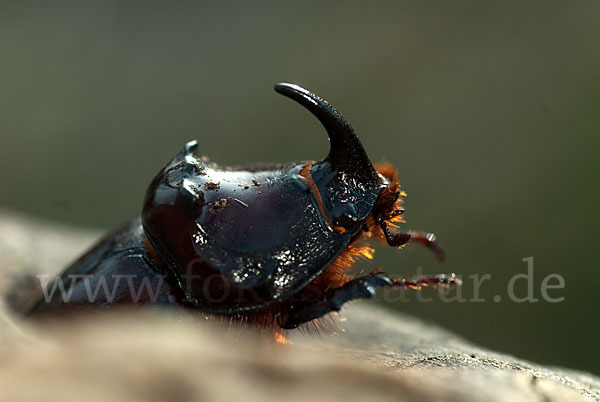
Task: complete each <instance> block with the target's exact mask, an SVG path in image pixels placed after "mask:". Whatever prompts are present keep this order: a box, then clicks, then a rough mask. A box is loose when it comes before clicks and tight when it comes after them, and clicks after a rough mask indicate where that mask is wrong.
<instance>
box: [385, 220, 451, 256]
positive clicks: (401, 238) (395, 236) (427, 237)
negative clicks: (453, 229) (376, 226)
mask: <svg viewBox="0 0 600 402" xmlns="http://www.w3.org/2000/svg"><path fill="white" fill-rule="evenodd" d="M381 229H382V230H383V234H384V235H385V240H386V241H387V243H388V244H389V245H390V246H392V247H402V246H404V245H405V244H407V243H408V242H414V243H419V244H422V245H424V246H425V247H427V248H428V249H430V250H431V251H432V252H433V254H434V256H435V260H436V261H437V262H442V261H444V258H445V254H444V249H442V246H441V245H440V244H439V243H438V242H437V241H436V239H435V235H434V234H433V233H426V232H418V231H412V230H411V231H410V232H408V233H402V232H392V231H391V230H390V228H389V227H388V225H387V224H386V223H385V222H382V223H381Z"/></svg>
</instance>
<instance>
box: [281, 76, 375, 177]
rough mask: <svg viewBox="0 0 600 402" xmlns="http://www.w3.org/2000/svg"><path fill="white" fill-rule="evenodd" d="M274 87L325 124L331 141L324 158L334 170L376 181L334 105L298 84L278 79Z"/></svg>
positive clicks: (359, 147) (346, 124)
mask: <svg viewBox="0 0 600 402" xmlns="http://www.w3.org/2000/svg"><path fill="white" fill-rule="evenodd" d="M275 91H277V92H279V93H280V94H282V95H285V96H287V97H288V98H290V99H293V100H295V101H296V102H298V103H299V104H301V105H302V106H304V107H305V108H306V109H308V110H309V111H310V112H311V113H312V114H313V115H314V116H315V117H316V118H317V119H319V121H320V122H321V124H322V125H323V126H324V127H325V130H327V134H328V135H329V142H330V144H331V149H330V150H329V155H327V158H325V162H329V163H330V164H331V167H332V168H333V170H335V171H338V172H344V173H347V174H349V175H350V176H353V177H355V178H358V179H359V180H360V181H362V182H365V181H367V182H370V183H374V182H377V180H378V179H377V172H376V171H375V169H374V168H373V165H372V164H371V161H370V160H369V157H368V156H367V153H366V151H365V149H364V148H363V146H362V144H361V143H360V140H359V139H358V136H357V135H356V132H355V131H354V129H353V128H352V126H351V125H350V123H348V121H347V120H346V119H344V117H343V116H342V115H341V114H340V113H338V111H337V110H335V109H334V108H333V106H331V105H330V104H329V103H327V101H326V100H324V99H322V98H320V97H319V96H317V95H315V94H313V93H312V92H310V91H307V90H306V89H304V88H302V87H299V86H298V85H294V84H287V83H279V84H276V85H275Z"/></svg>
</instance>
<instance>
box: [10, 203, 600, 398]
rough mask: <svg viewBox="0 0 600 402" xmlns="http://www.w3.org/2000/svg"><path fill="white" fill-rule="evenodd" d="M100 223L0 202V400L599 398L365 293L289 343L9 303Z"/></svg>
mask: <svg viewBox="0 0 600 402" xmlns="http://www.w3.org/2000/svg"><path fill="white" fill-rule="evenodd" d="M100 235H101V233H100V232H97V231H96V232H95V231H89V230H82V229H74V228H71V227H66V226H60V225H56V224H48V223H44V222H40V221H37V220H33V219H28V218H24V217H20V216H18V215H14V214H9V213H6V212H5V213H0V292H1V293H2V295H3V297H2V298H1V301H0V390H1V395H2V398H1V399H2V400H7V401H8V400H10V401H13V400H27V401H31V400H44V401H70V400H78V401H79V400H90V401H96V400H98V401H105V400H115V401H120V400H123V401H162V400H177V401H187V400H190V401H191V400H210V401H234V400H244V401H264V400H271V399H273V400H274V399H278V400H280V399H281V400H283V399H284V400H291V401H295V400H298V401H300V400H302V401H305V400H321V399H322V400H328V401H337V400H339V401H342V400H343V401H347V400H361V401H362V400H394V401H422V400H430V401H504V400H510V401H554V400H556V401H565V400H589V399H592V400H600V379H598V378H596V377H594V376H592V375H590V374H586V373H582V372H576V371H572V370H565V369H560V368H554V367H543V366H539V365H536V364H533V363H530V362H526V361H523V360H520V359H518V358H515V357H512V356H507V355H503V354H499V353H495V352H492V351H489V350H485V349H482V348H480V347H477V346H475V345H472V344H470V343H468V342H466V341H465V340H463V339H461V338H460V337H458V336H456V335H454V334H452V333H449V332H448V331H445V330H443V329H441V328H439V327H437V326H434V325H431V324H428V323H424V322H422V321H420V320H418V319H417V318H413V317H411V316H407V315H402V314H399V313H394V314H392V313H389V312H387V311H385V310H382V309H379V308H377V307H375V306H373V305H372V303H366V302H363V303H356V304H354V305H352V306H351V307H350V308H347V309H345V310H343V317H345V321H344V322H342V323H340V325H341V326H343V328H344V329H345V331H344V332H341V333H340V334H339V335H337V336H327V335H320V336H315V335H312V334H303V333H301V332H299V331H295V332H291V333H290V334H289V335H290V339H291V340H292V341H293V344H292V345H278V344H275V343H273V342H272V341H271V339H270V337H269V336H266V335H265V334H262V335H260V334H256V333H254V332H250V331H248V330H245V329H242V328H237V327H223V326H217V325H215V324H214V323H212V322H209V321H205V320H201V319H198V318H197V317H190V316H189V315H180V314H177V313H173V312H167V311H145V312H144V311H136V312H115V313H114V314H107V315H98V316H94V318H93V319H79V320H77V321H73V320H70V321H59V322H53V323H43V324H39V323H30V322H25V321H23V320H21V319H20V318H19V317H18V315H16V314H13V313H12V312H11V311H10V309H9V308H8V306H7V296H8V297H9V299H10V303H11V305H15V306H17V307H19V306H21V307H23V306H26V305H27V303H28V300H30V297H31V294H32V293H33V292H37V291H39V289H37V288H36V278H35V276H31V275H35V274H37V273H43V274H55V273H58V271H59V270H60V269H61V268H62V267H64V266H65V265H66V264H67V263H68V262H69V261H70V260H72V259H74V258H76V257H77V256H78V255H79V254H80V253H81V252H82V251H84V249H85V248H87V247H89V246H90V245H91V244H92V243H93V242H94V241H95V240H96V239H97V238H98V237H99V236H100ZM28 278H33V279H34V280H31V279H28ZM15 283H19V287H18V292H15V291H14V290H11V289H14V284H15ZM38 283H39V281H38Z"/></svg>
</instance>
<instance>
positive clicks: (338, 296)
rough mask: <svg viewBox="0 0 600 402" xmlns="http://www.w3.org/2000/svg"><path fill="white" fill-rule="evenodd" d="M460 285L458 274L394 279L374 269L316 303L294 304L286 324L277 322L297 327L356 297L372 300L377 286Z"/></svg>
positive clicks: (282, 326) (330, 291) (415, 287)
mask: <svg viewBox="0 0 600 402" xmlns="http://www.w3.org/2000/svg"><path fill="white" fill-rule="evenodd" d="M434 285H460V279H458V278H457V277H456V275H455V274H449V275H446V274H439V275H433V276H425V277H420V278H416V279H405V278H401V279H395V278H388V277H386V276H383V275H382V273H381V272H379V271H374V272H372V273H371V274H370V275H365V276H360V277H358V278H355V279H352V280H351V281H349V282H347V283H345V284H344V285H342V286H340V287H337V288H333V289H330V290H328V291H327V292H326V293H325V295H324V296H323V297H322V298H321V299H320V300H315V301H313V302H304V303H294V304H293V305H292V307H291V309H290V312H289V314H288V316H287V318H286V320H285V322H283V323H281V322H280V323H278V324H279V326H280V327H281V328H283V329H294V328H296V327H297V326H298V325H300V324H303V323H305V322H308V321H312V320H314V319H316V318H319V317H322V316H324V315H325V314H328V313H331V312H333V311H340V309H341V308H342V306H343V305H344V304H345V303H347V302H349V301H351V300H354V299H360V298H363V299H370V298H372V297H374V296H375V289H376V288H378V287H402V288H408V289H420V288H422V287H424V286H434Z"/></svg>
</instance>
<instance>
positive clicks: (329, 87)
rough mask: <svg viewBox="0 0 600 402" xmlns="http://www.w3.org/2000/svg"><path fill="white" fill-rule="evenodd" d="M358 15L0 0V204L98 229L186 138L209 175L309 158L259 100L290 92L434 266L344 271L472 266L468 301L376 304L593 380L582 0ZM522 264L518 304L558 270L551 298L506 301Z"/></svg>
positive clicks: (315, 139)
mask: <svg viewBox="0 0 600 402" xmlns="http://www.w3.org/2000/svg"><path fill="white" fill-rule="evenodd" d="M370 4H372V5H371V6H366V5H367V3H363V2H343V3H341V2H321V1H314V2H302V3H300V2H298V3H292V2H289V3H285V4H283V3H281V2H271V3H260V4H259V3H253V2H252V3H251V2H239V3H232V2H228V3H219V4H217V3H198V2H171V3H168V2H149V1H145V2H132V1H123V2H117V1H103V2H80V1H72V2H63V1H55V2H1V3H0V50H1V53H0V55H1V59H0V133H1V134H0V168H1V171H2V174H1V175H0V206H2V207H3V208H9V209H13V210H18V211H21V212H26V213H29V214H32V215H36V216H40V217H44V218H47V219H52V220H56V221H61V222H68V223H73V224H78V225H90V226H97V227H103V228H106V229H109V228H112V227H114V226H116V225H118V224H119V223H121V222H123V221H124V220H126V219H127V218H129V217H130V216H133V215H135V214H137V213H139V211H140V204H141V201H142V197H143V195H144V191H145V188H146V186H147V184H148V183H149V181H150V179H151V178H152V177H153V176H154V174H155V173H156V172H157V171H158V169H160V168H161V167H162V165H163V164H164V163H166V162H167V161H168V160H169V159H170V158H171V157H172V156H173V155H174V154H175V153H176V152H177V151H178V150H179V149H180V147H181V146H182V145H183V143H184V142H186V141H188V140H190V139H194V138H196V139H198V140H199V142H200V149H201V151H202V152H203V153H204V154H206V155H208V156H209V157H210V158H211V160H213V161H216V162H218V163H220V164H224V165H227V164H242V163H247V162H254V161H283V162H285V161H291V160H307V159H321V158H322V157H323V156H324V155H325V154H326V153H327V151H328V142H327V137H326V135H325V133H324V131H323V129H322V128H321V127H320V126H319V124H318V122H317V121H316V119H314V118H313V117H312V116H310V115H309V114H308V112H306V111H305V110H303V109H302V108H301V107H300V106H298V105H296V104H294V103H293V102H291V101H290V100H288V99H285V98H283V97H281V96H280V95H277V94H276V93H275V92H274V91H273V90H272V86H273V84H274V83H275V82H277V81H291V82H295V83H298V84H300V85H303V86H306V87H307V88H309V89H311V90H314V91H315V92H317V93H318V94H320V95H321V96H323V97H325V98H326V99H328V100H329V101H330V102H331V103H333V104H334V105H335V106H336V107H337V108H338V109H339V110H340V111H342V113H343V114H344V115H345V116H346V117H347V118H348V120H349V121H350V122H351V123H352V124H353V126H354V127H355V128H356V129H357V131H358V132H359V135H360V136H361V139H362V141H363V143H364V145H365V148H366V149H367V151H368V153H369V155H370V156H371V158H372V159H373V160H383V159H387V160H389V161H391V162H393V163H394V164H395V165H396V166H397V167H398V169H399V172H400V178H401V181H402V184H403V188H404V189H405V190H406V191H407V192H408V197H407V200H406V208H407V212H406V219H407V220H408V224H407V225H406V227H407V228H415V229H426V230H430V231H433V232H435V233H436V234H437V235H438V237H439V239H440V240H441V241H442V243H443V244H444V245H445V248H446V250H447V254H448V260H447V262H446V263H445V264H444V265H441V266H440V265H436V264H434V263H433V259H432V258H431V256H430V255H429V254H428V253H427V252H426V251H424V250H422V249H421V248H418V247H410V248H407V249H405V250H404V251H403V252H398V251H397V250H392V249H387V248H385V247H379V249H378V253H377V255H376V260H375V262H374V263H373V265H371V266H367V265H366V264H362V265H359V267H362V268H364V269H372V268H374V267H376V266H382V267H384V268H385V270H386V271H389V272H394V273H397V274H401V273H403V274H407V275H408V274H414V273H415V272H417V269H418V268H419V267H422V268H423V270H424V271H425V272H438V271H444V272H450V271H455V272H458V273H460V274H462V275H463V277H464V278H467V277H468V275H474V274H479V275H483V274H486V273H489V274H491V275H492V279H491V280H488V281H486V282H484V283H483V285H482V286H481V290H480V297H481V298H484V299H486V301H485V302H481V303H472V302H469V303H457V302H453V303H442V302H440V301H439V297H437V295H436V292H435V291H432V290H427V291H425V292H424V293H423V295H424V296H427V297H432V298H434V299H435V301H434V302H431V303H419V302H417V300H416V299H415V298H414V295H413V296H411V297H410V302H408V303H399V302H397V303H386V304H387V306H388V307H389V308H394V309H398V310H403V311H406V312H409V313H411V314H415V315H418V316H421V317H423V318H425V319H428V320H431V321H434V322H437V323H440V324H441V325H443V326H445V327H447V328H450V329H452V330H454V331H456V332H458V333H460V334H462V335H464V336H465V337H467V338H468V339H470V340H473V341H475V342H477V343H478V344H481V345H483V346H486V347H490V348H493V349H497V350H500V351H504V352H508V353H512V354H515V355H518V356H521V357H524V358H527V359H531V360H535V361H539V362H543V363H547V364H552V365H564V366H568V367H573V368H579V369H585V370H589V371H592V372H595V373H600V365H599V364H598V359H597V358H598V330H599V322H600V320H599V319H598V307H599V302H598V299H597V294H598V281H599V280H600V274H599V270H598V262H597V259H598V257H597V255H596V251H597V250H596V247H597V245H596V244H595V243H596V238H595V236H596V235H597V232H598V229H599V228H600V225H599V223H600V222H599V219H598V216H599V214H598V212H597V210H596V209H595V208H596V207H597V205H598V201H599V197H598V195H599V189H598V188H599V186H598V184H599V183H598V178H599V175H598V173H599V169H598V168H599V162H598V157H597V154H598V150H599V145H600V140H599V136H598V133H599V129H600V113H599V110H600V23H599V21H600V2H598V1H577V2H567V1H508V2H482V1H456V2H446V1H429V2H421V1H412V2H390V3H385V2H378V3H376V5H375V3H370ZM530 256H533V257H534V281H533V283H534V289H535V296H536V297H540V291H539V289H540V286H541V283H542V280H543V278H544V277H545V276H546V275H548V274H551V273H559V274H561V275H562V276H563V277H564V279H565V283H566V286H565V288H564V289H554V290H551V291H550V295H551V296H552V297H565V300H564V301H563V302H560V303H547V302H544V301H542V300H540V301H539V302H538V303H515V302H512V301H510V300H508V297H507V284H508V282H509V280H510V278H511V277H512V276H513V275H515V274H518V273H525V272H526V268H527V266H526V264H525V263H524V262H523V261H522V259H523V258H526V257H530ZM74 257H75V256H74ZM518 283H519V285H518V286H517V295H523V294H524V292H525V291H526V289H525V288H526V286H525V283H524V281H518ZM462 294H463V296H465V297H467V298H470V297H472V294H473V285H472V282H471V281H470V280H467V281H466V283H465V285H464V287H463V289H462ZM495 295H500V296H501V297H502V301H501V302H494V301H493V296H495ZM379 299H380V300H379V301H380V302H381V303H385V300H383V297H380V298H379Z"/></svg>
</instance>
